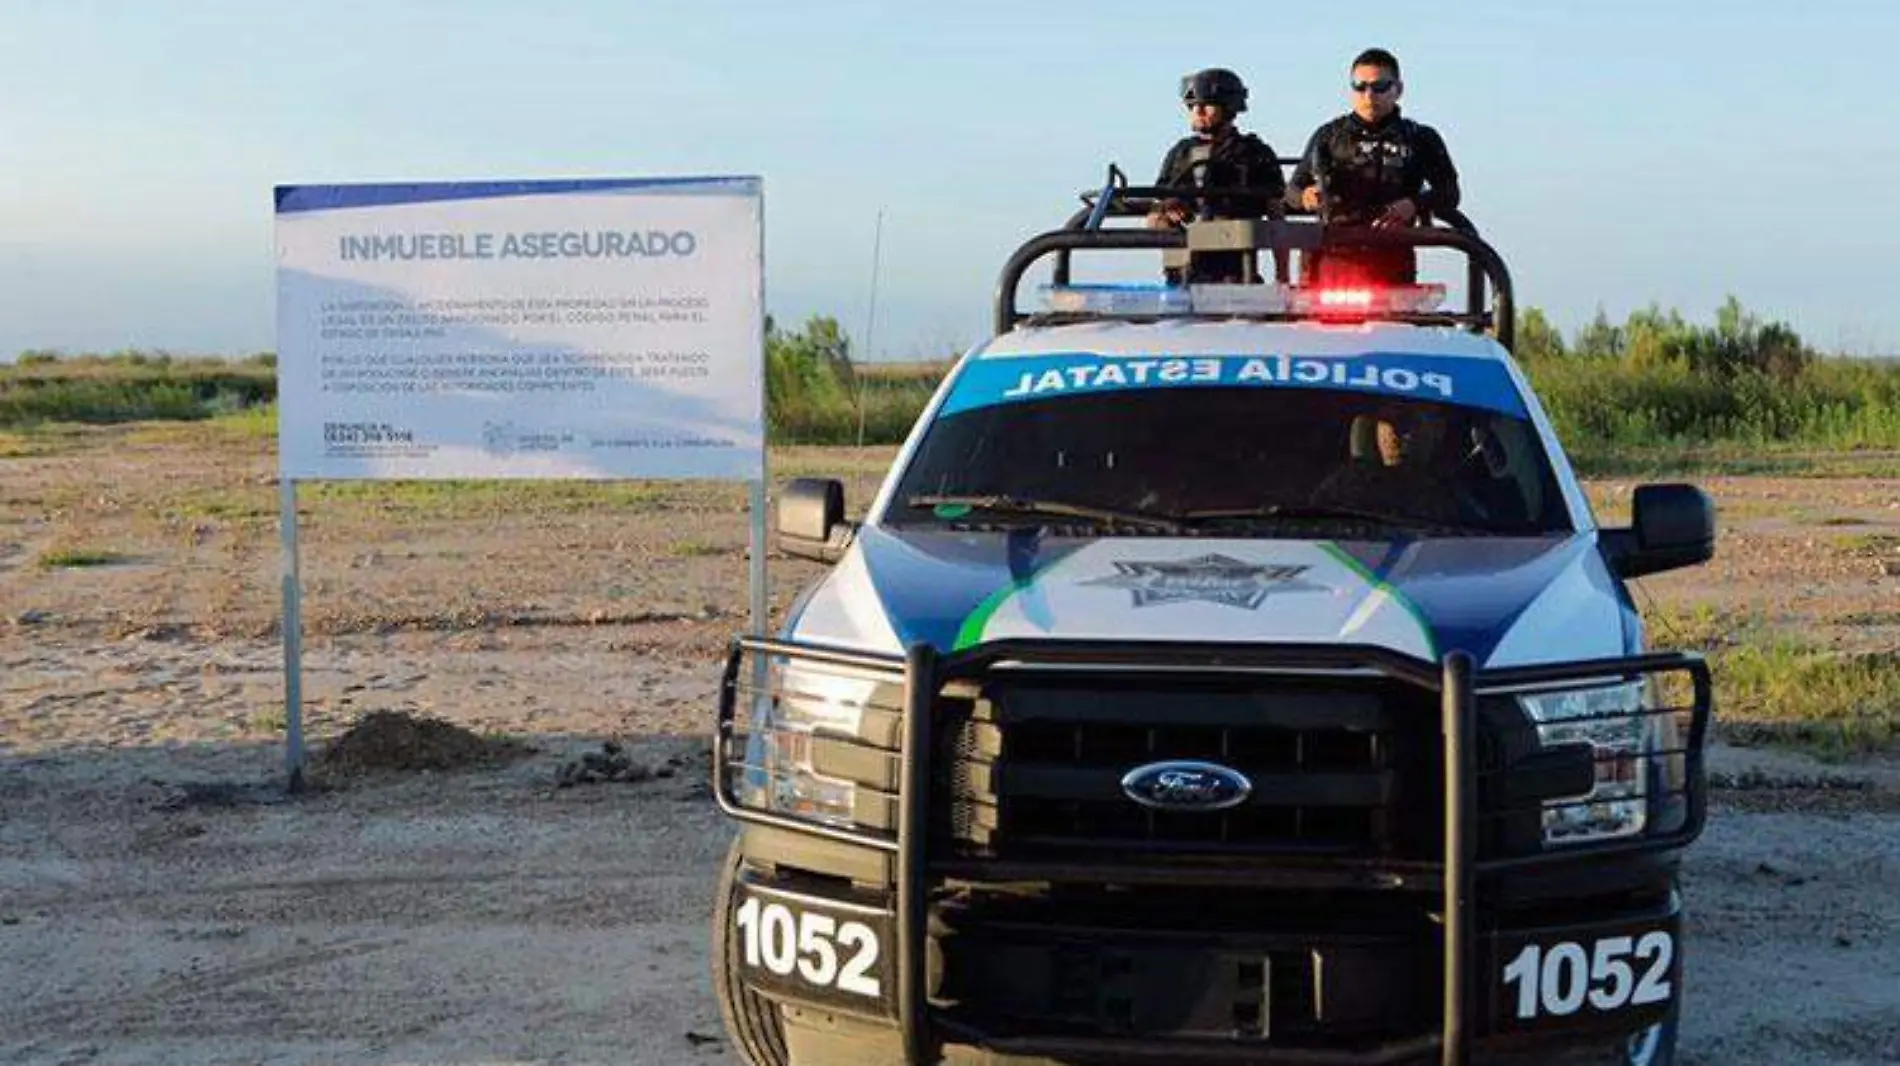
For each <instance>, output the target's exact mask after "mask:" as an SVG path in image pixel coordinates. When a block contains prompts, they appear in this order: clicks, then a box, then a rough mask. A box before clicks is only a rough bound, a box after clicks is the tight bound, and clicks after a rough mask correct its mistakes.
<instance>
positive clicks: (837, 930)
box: [732, 889, 896, 1014]
mask: <svg viewBox="0 0 1900 1066" xmlns="http://www.w3.org/2000/svg"><path fill="white" fill-rule="evenodd" d="M732 922H733V926H734V928H733V932H734V933H735V934H736V939H737V941H738V949H739V950H738V954H739V962H740V965H741V969H742V971H743V972H744V974H745V980H746V983H747V984H750V985H754V986H756V987H759V988H761V989H764V990H766V991H770V992H779V993H784V994H788V995H789V996H791V997H792V998H795V999H800V1000H807V1001H811V1000H816V1001H820V1002H823V1003H827V1004H832V1005H836V1006H841V1007H846V1008H850V1009H855V1010H858V1011H861V1012H864V1013H867V1014H885V1013H888V1009H889V1006H890V1005H891V1004H892V1003H894V1002H895V996H894V992H895V991H896V990H895V989H894V988H892V987H891V986H892V983H893V978H892V973H893V968H892V964H891V958H890V956H891V952H892V950H893V948H894V944H893V942H892V936H891V917H890V914H889V912H887V911H881V910H876V909H874V908H869V907H856V906H852V905H850V904H841V903H834V902H832V901H829V900H819V899H813V898H809V897H804V896H795V895H791V894H785V895H780V894H779V893H776V892H772V891H770V890H760V889H749V890H747V891H745V893H744V895H743V897H742V899H741V900H740V901H739V905H738V906H737V907H735V908H734V909H733V912H732Z"/></svg>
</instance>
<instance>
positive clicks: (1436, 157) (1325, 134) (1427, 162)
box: [1286, 48, 1460, 284]
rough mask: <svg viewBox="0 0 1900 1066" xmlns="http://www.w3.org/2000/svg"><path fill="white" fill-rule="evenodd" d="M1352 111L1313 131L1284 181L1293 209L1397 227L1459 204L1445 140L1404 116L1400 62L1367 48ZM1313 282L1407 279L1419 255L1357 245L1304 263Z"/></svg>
mask: <svg viewBox="0 0 1900 1066" xmlns="http://www.w3.org/2000/svg"><path fill="white" fill-rule="evenodd" d="M1351 69H1352V75H1351V76H1352V80H1351V90H1352V111H1351V112H1349V113H1348V114H1345V115H1341V116H1340V117H1339V118H1336V119H1334V120H1333V121H1331V122H1328V123H1326V124H1325V125H1323V126H1321V127H1320V128H1319V129H1318V130H1315V131H1314V133H1313V136H1312V138H1311V139H1310V140H1309V141H1307V144H1306V151H1305V152H1304V153H1303V154H1302V155H1301V157H1300V162H1299V165H1298V166H1297V167H1295V168H1294V170H1293V180H1292V181H1291V182H1290V183H1289V184H1288V186H1287V194H1286V196H1287V203H1288V205H1289V206H1290V207H1293V208H1296V209H1302V210H1306V211H1318V212H1320V213H1321V215H1322V217H1323V218H1324V219H1325V220H1326V221H1328V222H1330V223H1337V224H1341V225H1356V226H1373V227H1375V228H1392V227H1400V226H1411V225H1416V224H1419V223H1420V222H1421V221H1422V220H1423V219H1425V218H1426V217H1427V216H1429V215H1431V214H1432V213H1433V212H1435V211H1444V210H1447V209H1449V208H1454V207H1457V206H1458V200H1459V195H1460V194H1459V190H1458V170H1457V168H1456V167H1454V166H1453V165H1452V162H1451V153H1450V151H1448V150H1447V149H1446V147H1445V141H1444V138H1442V137H1440V136H1439V135H1438V131H1437V130H1434V129H1432V128H1431V127H1430V126H1426V125H1423V124H1421V123H1418V122H1414V121H1412V120H1411V119H1409V118H1406V117H1405V116H1403V115H1401V114H1400V113H1399V97H1400V96H1402V95H1404V92H1405V83H1404V82H1403V81H1401V80H1400V78H1399V61H1398V58H1397V57H1396V56H1394V55H1393V54H1392V53H1391V52H1388V51H1386V50H1385V49H1383V48H1369V49H1367V50H1365V51H1364V52H1361V53H1360V54H1359V55H1358V57H1356V58H1355V59H1354V60H1353V61H1352V68H1351ZM1302 265H1303V275H1304V277H1305V279H1306V280H1307V281H1309V282H1311V281H1315V280H1317V281H1320V282H1326V281H1330V280H1351V281H1374V282H1377V281H1386V282H1391V283H1397V284H1410V283H1411V282H1412V281H1414V280H1415V279H1416V278H1417V274H1418V264H1417V257H1416V256H1415V255H1414V254H1413V250H1412V249H1410V248H1372V247H1360V248H1353V249H1350V250H1347V251H1343V252H1327V253H1324V254H1321V255H1317V256H1316V255H1313V254H1311V253H1309V254H1308V255H1307V256H1306V257H1305V258H1304V260H1303V264H1302Z"/></svg>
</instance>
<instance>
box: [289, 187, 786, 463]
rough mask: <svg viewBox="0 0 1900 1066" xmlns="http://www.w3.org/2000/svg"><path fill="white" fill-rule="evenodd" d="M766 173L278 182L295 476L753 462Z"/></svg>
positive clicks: (759, 448)
mask: <svg viewBox="0 0 1900 1066" xmlns="http://www.w3.org/2000/svg"><path fill="white" fill-rule="evenodd" d="M761 229H762V222H761V213H760V186H759V181H758V179H756V178H714V179H691V180H672V179H661V180H640V179H627V180H617V179H604V180H585V181H524V182H503V183H449V184H439V185H329V186H310V185H305V186H281V187H279V188H278V189H277V261H278V274H277V278H278V292H277V296H278V304H277V309H278V318H277V337H278V344H277V359H278V364H277V366H278V369H277V375H278V419H279V430H278V443H279V454H280V460H279V461H280V465H281V467H282V473H283V476H284V477H285V478H288V479H296V480H304V479H339V478H354V479H361V478H376V479H380V478H631V477H640V478H645V477H664V478H732V479H746V480H752V479H759V478H762V477H763V476H764V442H765V403H764V382H763V374H762V364H763V362H764V343H765V338H764V307H763V302H764V297H763V277H762V270H763V266H762V264H763V256H762V248H761V243H762V240H761Z"/></svg>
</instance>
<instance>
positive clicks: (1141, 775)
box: [1122, 762, 1253, 811]
mask: <svg viewBox="0 0 1900 1066" xmlns="http://www.w3.org/2000/svg"><path fill="white" fill-rule="evenodd" d="M1122 792H1124V793H1126V794H1127V796H1128V798H1129V799H1131V800H1134V801H1135V802H1136V803H1139V804H1141V805H1142V806H1143V807H1148V808H1151V809H1153V810H1157V811H1224V810H1227V809H1228V808H1230V807H1238V806H1240V805H1241V804H1243V803H1245V802H1247V797H1248V796H1250V795H1252V794H1253V782H1252V781H1249V780H1247V776H1246V775H1245V774H1243V773H1241V772H1240V771H1239V770H1230V769H1228V768H1227V767H1225V766H1218V765H1216V764H1214V763H1211V762H1155V763H1149V764H1148V765H1146V766H1137V767H1135V768H1134V769H1133V770H1130V771H1128V773H1127V774H1125V775H1123V776H1122Z"/></svg>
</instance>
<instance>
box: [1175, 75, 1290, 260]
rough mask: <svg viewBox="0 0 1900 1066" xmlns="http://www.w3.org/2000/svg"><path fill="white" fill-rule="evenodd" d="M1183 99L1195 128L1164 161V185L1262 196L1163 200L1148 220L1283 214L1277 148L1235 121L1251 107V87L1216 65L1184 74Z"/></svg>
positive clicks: (1177, 221) (1282, 183) (1282, 182)
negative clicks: (1191, 200)
mask: <svg viewBox="0 0 1900 1066" xmlns="http://www.w3.org/2000/svg"><path fill="white" fill-rule="evenodd" d="M1181 104H1182V106H1184V107H1185V108H1187V113H1188V125H1189V128H1191V129H1192V130H1193V131H1194V132H1193V133H1192V134H1191V135H1189V136H1187V137H1183V138H1181V140H1180V141H1178V142H1176V144H1175V146H1174V147H1173V148H1170V149H1168V154H1167V156H1166V157H1165V158H1164V159H1162V161H1161V175H1160V177H1158V178H1156V179H1155V184H1156V185H1161V186H1177V187H1181V186H1193V187H1210V188H1212V187H1219V188H1227V189H1245V190H1248V191H1250V192H1257V193H1258V194H1259V195H1258V196H1243V197H1233V196H1225V197H1224V196H1210V197H1197V198H1196V199H1195V201H1194V202H1192V203H1190V202H1189V201H1187V200H1185V199H1175V198H1170V199H1166V200H1162V201H1161V202H1160V203H1158V204H1156V205H1155V208H1154V210H1153V211H1151V212H1149V215H1148V225H1150V226H1152V227H1155V228H1164V227H1168V226H1178V225H1181V224H1182V223H1184V222H1186V221H1188V220H1189V219H1190V218H1195V217H1200V218H1259V217H1261V216H1263V215H1272V216H1274V217H1279V215H1281V214H1282V213H1283V198H1284V197H1285V195H1286V176H1285V175H1284V174H1283V173H1281V171H1280V158H1279V156H1277V155H1275V154H1274V151H1273V149H1272V147H1270V146H1269V145H1268V144H1267V143H1266V142H1265V141H1262V140H1261V139H1260V138H1259V137H1256V136H1255V135H1253V134H1251V133H1242V132H1240V130H1239V129H1237V128H1236V127H1235V125H1234V120H1235V118H1236V117H1237V116H1239V114H1240V113H1241V112H1243V111H1245V110H1247V86H1246V84H1245V83H1244V82H1242V81H1241V80H1240V75H1238V74H1235V73H1234V72H1233V71H1231V70H1224V69H1221V68H1219V67H1212V68H1209V69H1207V70H1199V71H1195V72H1194V73H1193V74H1189V75H1188V76H1187V77H1185V78H1182V79H1181Z"/></svg>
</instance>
